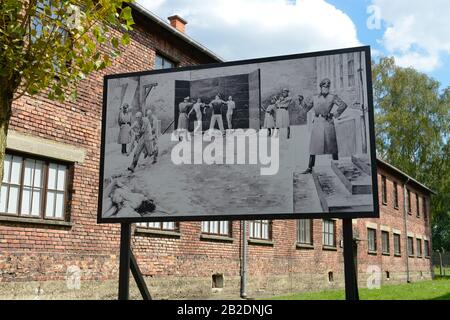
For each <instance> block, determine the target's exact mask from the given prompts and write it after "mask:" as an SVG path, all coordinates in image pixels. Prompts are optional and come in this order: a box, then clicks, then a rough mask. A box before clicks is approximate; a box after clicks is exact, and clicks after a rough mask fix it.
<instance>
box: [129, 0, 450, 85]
mask: <svg viewBox="0 0 450 320" xmlns="http://www.w3.org/2000/svg"><path fill="white" fill-rule="evenodd" d="M137 2H138V3H140V4H141V5H143V6H144V7H146V8H147V9H149V10H151V11H152V12H153V13H155V14H157V15H158V16H160V17H161V18H166V17H168V16H170V15H172V14H179V15H180V16H181V17H183V18H184V19H186V20H187V21H188V25H187V28H186V32H187V34H188V35H189V36H190V37H192V38H193V39H195V40H197V41H199V42H200V43H202V44H203V45H204V46H206V47H208V48H209V49H211V50H212V51H214V52H215V53H217V54H218V55H219V56H221V57H223V58H224V59H225V60H239V59H248V58H258V57H266V56H273V55H283V54H291V53H301V52H308V51H317V50H326V49H336V48H342V47H351V46H357V45H370V46H371V47H372V56H373V57H375V58H377V57H379V56H382V55H384V56H394V57H395V58H396V61H397V64H398V65H400V66H404V67H408V66H411V67H414V68H416V69H418V70H419V71H421V72H424V73H426V74H428V75H430V76H431V77H433V78H435V79H436V80H438V81H439V82H440V83H441V88H443V87H446V86H450V72H449V71H450V36H449V32H448V30H450V19H448V14H446V13H450V1H448V0H433V1H423V0H395V1H394V0H208V1H204V0H137ZM368 22H369V24H368Z"/></svg>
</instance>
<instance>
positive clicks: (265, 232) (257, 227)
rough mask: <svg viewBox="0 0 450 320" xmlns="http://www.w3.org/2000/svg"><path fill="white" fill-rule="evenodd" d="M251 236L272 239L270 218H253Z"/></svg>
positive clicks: (250, 223) (250, 225) (250, 226)
mask: <svg viewBox="0 0 450 320" xmlns="http://www.w3.org/2000/svg"><path fill="white" fill-rule="evenodd" d="M249 228H250V238H252V239H263V240H270V239H271V238H272V235H271V233H272V230H271V223H270V220H252V221H250V222H249Z"/></svg>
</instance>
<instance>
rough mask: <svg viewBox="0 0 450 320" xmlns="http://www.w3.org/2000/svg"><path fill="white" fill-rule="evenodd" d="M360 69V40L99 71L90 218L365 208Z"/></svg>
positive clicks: (367, 127) (367, 126) (330, 212)
mask: <svg viewBox="0 0 450 320" xmlns="http://www.w3.org/2000/svg"><path fill="white" fill-rule="evenodd" d="M370 77H371V74H370V51H369V49H368V47H359V48H353V49H344V50H336V51H328V52H319V53H316V54H304V55H292V56H282V57H273V58H264V59H255V60H246V61H241V62H239V61H237V62H231V63H220V64H215V65H209V66H208V65H206V66H199V67H193V68H180V69H167V70H164V71H163V72H162V71H149V72H142V73H133V74H122V75H111V76H106V77H105V88H104V90H105V92H104V109H103V112H104V114H103V128H102V134H103V141H102V144H103V145H102V165H101V173H100V174H101V183H102V188H101V191H100V192H101V194H100V199H99V204H100V208H101V212H100V213H99V221H100V222H102V221H103V222H114V221H116V220H117V221H134V222H138V221H162V220H164V219H165V220H167V221H170V219H171V218H172V219H174V220H180V219H186V220H190V219H192V220H195V219H202V218H208V219H213V220H217V219H220V218H225V217H228V218H245V217H251V216H259V217H264V216H267V217H280V218H281V217H290V216H292V217H302V216H303V217H310V218H311V217H343V216H345V215H347V216H354V217H356V216H366V217H370V216H376V215H377V213H376V212H377V204H376V179H374V173H375V171H374V170H375V169H374V165H375V164H374V159H375V154H374V152H375V151H374V145H373V141H374V136H373V134H374V133H373V103H372V101H371V100H372V96H371V82H370ZM374 192H375V194H374Z"/></svg>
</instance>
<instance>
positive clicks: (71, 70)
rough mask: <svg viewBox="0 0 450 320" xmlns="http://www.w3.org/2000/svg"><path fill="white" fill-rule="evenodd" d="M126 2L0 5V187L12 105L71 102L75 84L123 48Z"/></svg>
mask: <svg viewBox="0 0 450 320" xmlns="http://www.w3.org/2000/svg"><path fill="white" fill-rule="evenodd" d="M131 1H132V0H2V1H1V3H0V181H2V177H3V160H4V155H5V148H6V136H7V132H8V124H9V120H10V118H11V113H12V109H11V106H12V103H13V100H15V99H18V98H20V97H21V96H22V95H24V94H29V95H35V94H38V93H42V94H46V95H47V96H48V97H49V98H50V99H55V100H60V101H63V100H64V99H66V98H71V99H76V84H77V83H78V82H79V81H81V80H82V79H84V78H85V77H86V76H87V75H88V74H89V73H91V72H93V71H97V70H101V69H104V68H106V67H107V66H108V65H110V63H111V58H113V57H114V56H116V55H117V54H118V53H119V50H118V49H119V46H120V44H122V45H126V44H128V43H129V33H128V32H129V31H130V30H132V25H133V23H134V22H133V18H132V15H131V8H130V7H129V6H126V5H124V4H125V3H127V2H131Z"/></svg>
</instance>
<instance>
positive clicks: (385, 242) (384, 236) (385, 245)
mask: <svg viewBox="0 0 450 320" xmlns="http://www.w3.org/2000/svg"><path fill="white" fill-rule="evenodd" d="M381 249H382V252H383V253H384V254H389V253H390V248H389V232H387V231H381Z"/></svg>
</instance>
